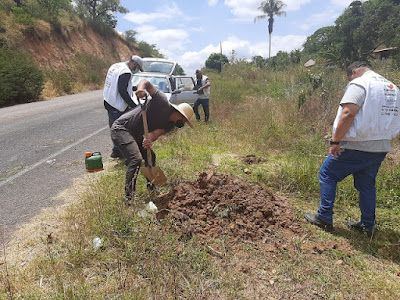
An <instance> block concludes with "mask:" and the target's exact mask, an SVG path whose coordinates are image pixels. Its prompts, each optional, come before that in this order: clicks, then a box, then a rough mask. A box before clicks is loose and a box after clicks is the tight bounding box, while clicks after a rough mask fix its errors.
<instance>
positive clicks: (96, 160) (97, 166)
mask: <svg viewBox="0 0 400 300" xmlns="http://www.w3.org/2000/svg"><path fill="white" fill-rule="evenodd" d="M85 165H86V170H87V171H88V172H97V171H101V170H103V160H102V158H101V153H100V152H93V153H92V152H86V153H85Z"/></svg>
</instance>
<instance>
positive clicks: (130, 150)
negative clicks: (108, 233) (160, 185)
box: [111, 79, 194, 205]
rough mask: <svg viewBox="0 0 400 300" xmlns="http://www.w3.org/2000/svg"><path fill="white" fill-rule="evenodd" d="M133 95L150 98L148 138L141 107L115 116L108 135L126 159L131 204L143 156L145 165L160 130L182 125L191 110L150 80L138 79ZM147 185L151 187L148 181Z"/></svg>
mask: <svg viewBox="0 0 400 300" xmlns="http://www.w3.org/2000/svg"><path fill="white" fill-rule="evenodd" d="M135 93H136V97H137V98H138V99H141V98H144V97H145V96H146V95H147V94H148V95H150V96H151V100H150V101H149V102H148V104H147V109H146V112H147V123H148V129H149V138H148V139H146V138H144V136H143V135H144V126H143V117H142V113H141V107H140V106H138V107H136V108H135V109H133V110H131V111H130V112H127V113H126V114H124V115H122V116H121V117H120V118H118V119H117V120H116V121H115V122H114V124H113V125H112V126H111V138H112V140H113V142H114V144H115V145H117V147H118V150H119V151H120V152H121V154H122V155H123V157H124V158H125V159H126V165H127V169H126V177H125V200H126V204H127V205H130V204H131V202H132V199H133V197H134V195H135V189H136V179H137V175H138V173H139V169H140V166H141V164H142V161H143V159H144V160H145V165H146V166H147V165H148V161H147V155H146V150H147V149H152V145H153V143H154V142H155V141H156V140H157V139H158V138H159V137H160V136H161V135H163V134H165V133H167V132H170V131H171V130H173V129H174V128H176V127H178V128H181V127H183V126H184V125H185V123H187V124H189V126H190V127H193V126H192V124H191V123H190V119H191V118H192V116H193V114H194V112H193V109H192V107H191V106H190V105H189V104H187V103H181V104H179V105H174V104H171V103H169V102H168V100H167V97H166V95H165V94H164V93H163V92H161V91H160V90H158V89H157V88H156V87H155V86H154V85H152V84H151V83H150V82H149V81H147V80H145V79H143V80H141V81H140V82H139V83H138V85H137V89H136V92H135ZM152 160H153V161H152V165H153V166H154V165H155V162H156V155H155V153H154V152H153V151H152ZM147 187H148V188H152V184H151V183H150V182H148V183H147Z"/></svg>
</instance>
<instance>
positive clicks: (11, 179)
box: [0, 126, 109, 187]
mask: <svg viewBox="0 0 400 300" xmlns="http://www.w3.org/2000/svg"><path fill="white" fill-rule="evenodd" d="M107 128H109V127H108V126H105V127H103V128H100V129H99V130H97V131H95V132H93V133H91V134H89V135H87V136H85V137H84V138H81V139H80V140H78V141H76V142H75V143H73V144H71V145H69V146H67V147H65V148H63V149H61V150H60V151H57V152H56V153H53V154H52V155H50V156H48V157H46V158H43V159H42V160H40V161H38V162H37V163H35V164H33V165H31V166H29V167H28V168H26V169H24V170H22V171H21V172H19V173H17V174H15V175H13V176H11V177H9V178H7V180H5V181H3V182H0V187H2V186H4V185H6V184H7V183H10V182H11V181H13V180H14V179H16V178H18V177H20V176H22V175H24V174H25V173H27V172H29V171H32V170H33V169H35V168H37V167H38V166H40V165H42V164H44V163H45V162H47V161H51V160H52V159H53V158H54V157H56V156H58V155H60V154H61V153H64V152H65V151H67V150H69V149H71V148H72V147H75V146H76V145H79V144H80V143H82V142H84V141H86V140H87V139H90V138H91V137H93V136H95V135H96V134H98V133H100V132H102V131H103V130H105V129H107Z"/></svg>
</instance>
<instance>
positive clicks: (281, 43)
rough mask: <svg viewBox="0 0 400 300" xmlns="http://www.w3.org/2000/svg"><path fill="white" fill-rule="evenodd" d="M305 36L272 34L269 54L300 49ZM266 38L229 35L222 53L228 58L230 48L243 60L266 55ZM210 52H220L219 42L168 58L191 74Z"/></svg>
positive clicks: (202, 64)
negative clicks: (254, 38) (253, 38)
mask: <svg viewBox="0 0 400 300" xmlns="http://www.w3.org/2000/svg"><path fill="white" fill-rule="evenodd" d="M306 38H307V37H306V36H297V35H287V36H272V49H271V56H274V55H276V53H277V52H278V51H285V52H290V51H292V50H295V49H300V48H301V47H302V45H303V43H304V42H305V40H306ZM267 40H268V37H267V35H266V36H265V41H262V42H258V43H253V42H250V41H248V40H243V39H240V38H238V37H236V36H229V37H228V38H227V39H226V40H225V41H223V42H222V53H223V54H224V55H226V56H227V57H228V58H230V57H231V53H232V50H234V51H235V57H236V58H237V59H245V60H249V59H251V57H253V56H257V55H260V56H263V57H268V41H267ZM211 53H220V44H217V45H207V46H206V47H204V48H203V49H202V50H200V51H198V52H195V51H190V52H186V53H184V54H183V55H181V56H176V55H173V54H172V55H171V56H169V58H170V59H173V60H175V61H177V62H178V63H179V64H180V65H181V66H182V68H183V69H184V70H185V72H186V74H188V75H192V74H193V73H194V71H195V70H196V69H198V68H202V67H204V63H205V61H206V60H207V58H208V57H209V56H210V54H211Z"/></svg>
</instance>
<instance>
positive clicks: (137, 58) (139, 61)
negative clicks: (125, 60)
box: [131, 55, 143, 72]
mask: <svg viewBox="0 0 400 300" xmlns="http://www.w3.org/2000/svg"><path fill="white" fill-rule="evenodd" d="M131 61H134V62H135V63H137V64H138V65H139V70H140V71H142V72H143V60H142V58H141V57H140V56H137V55H133V56H132V57H131Z"/></svg>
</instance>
